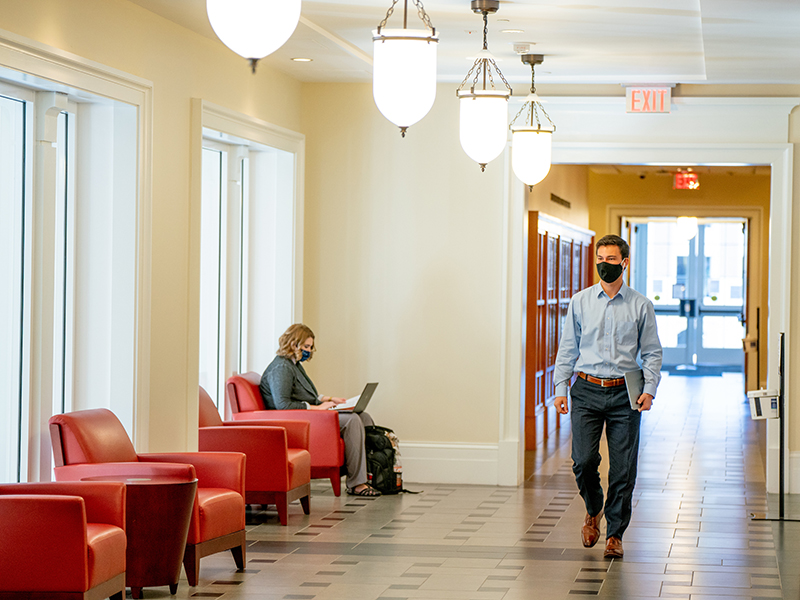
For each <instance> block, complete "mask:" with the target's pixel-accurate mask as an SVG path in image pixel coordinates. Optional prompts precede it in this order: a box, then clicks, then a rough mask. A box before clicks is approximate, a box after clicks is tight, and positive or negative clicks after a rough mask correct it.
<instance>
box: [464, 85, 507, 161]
mask: <svg viewBox="0 0 800 600" xmlns="http://www.w3.org/2000/svg"><path fill="white" fill-rule="evenodd" d="M458 97H459V104H460V105H461V109H460V124H459V130H460V137H461V147H462V148H463V149H464V152H466V153H467V156H469V157H470V158H471V159H472V160H474V161H475V162H476V163H478V164H480V165H485V164H486V163H489V162H491V161H492V160H494V159H495V158H497V157H498V156H500V154H501V153H502V152H503V149H504V148H505V147H506V140H507V139H508V121H507V118H508V116H507V115H508V95H506V94H502V93H500V92H497V91H488V90H487V91H482V90H475V91H469V90H464V91H459V92H458Z"/></svg>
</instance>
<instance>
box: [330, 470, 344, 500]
mask: <svg viewBox="0 0 800 600" xmlns="http://www.w3.org/2000/svg"><path fill="white" fill-rule="evenodd" d="M331 487H332V488H333V495H334V496H337V497H338V496H341V495H342V476H341V475H339V469H336V474H335V475H331Z"/></svg>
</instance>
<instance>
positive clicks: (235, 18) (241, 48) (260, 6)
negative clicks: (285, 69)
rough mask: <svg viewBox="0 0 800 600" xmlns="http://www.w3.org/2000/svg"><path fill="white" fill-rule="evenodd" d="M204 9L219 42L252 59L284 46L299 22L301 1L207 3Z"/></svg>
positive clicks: (224, 0) (212, 0) (221, 0)
mask: <svg viewBox="0 0 800 600" xmlns="http://www.w3.org/2000/svg"><path fill="white" fill-rule="evenodd" d="M206 10H207V12H208V20H209V22H210V23H211V27H212V28H213V29H214V33H216V34H217V37H218V38H219V39H220V41H222V43H223V44H225V45H226V46H227V47H228V48H230V49H231V50H233V51H234V52H236V54H238V55H239V56H242V57H244V58H247V59H253V60H259V59H261V58H264V57H265V56H267V55H268V54H272V53H273V52H275V50H277V49H278V48H280V47H281V46H283V45H284V44H285V43H286V40H288V39H289V38H290V37H291V36H292V33H294V30H295V29H296V28H297V22H298V21H299V20H300V0H280V1H276V0H206Z"/></svg>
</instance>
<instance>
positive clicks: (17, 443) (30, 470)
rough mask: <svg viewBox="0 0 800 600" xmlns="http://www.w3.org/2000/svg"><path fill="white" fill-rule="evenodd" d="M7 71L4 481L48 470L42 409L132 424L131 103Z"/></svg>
mask: <svg viewBox="0 0 800 600" xmlns="http://www.w3.org/2000/svg"><path fill="white" fill-rule="evenodd" d="M5 74H6V71H4V70H3V69H2V68H0V94H2V95H0V281H2V282H3V284H2V286H0V481H28V480H46V479H48V478H49V477H50V467H51V454H50V451H49V444H50V440H49V439H48V435H49V434H48V429H47V419H48V418H49V417H50V415H53V414H57V413H62V412H68V411H71V410H78V409H84V408H96V407H108V408H111V409H112V410H113V411H114V412H115V413H116V414H117V416H118V417H119V418H120V420H121V421H122V422H123V424H124V425H125V426H126V427H127V428H128V431H129V432H131V431H132V424H133V414H134V413H133V404H134V396H135V386H134V379H135V376H136V375H135V359H134V358H133V357H134V353H135V341H134V340H135V332H136V312H135V302H136V300H135V298H136V294H135V290H136V262H135V254H136V228H137V222H136V218H135V213H136V198H137V177H136V173H137V161H136V148H137V131H136V123H137V114H136V108H135V107H133V106H129V105H125V104H123V103H119V102H113V101H110V100H108V99H107V98H101V97H99V96H97V97H94V96H92V95H91V94H88V93H82V94H81V95H80V97H77V98H74V99H73V98H71V97H70V96H69V94H68V93H67V92H60V91H49V92H48V91H39V90H32V89H28V88H25V87H24V86H21V85H12V84H10V83H8V82H4V81H3V76H4V75H5ZM9 75H10V76H13V74H9ZM39 85H44V84H42V83H39ZM56 87H57V86H56Z"/></svg>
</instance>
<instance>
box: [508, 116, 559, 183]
mask: <svg viewBox="0 0 800 600" xmlns="http://www.w3.org/2000/svg"><path fill="white" fill-rule="evenodd" d="M552 141H553V135H552V132H550V131H546V130H541V131H537V130H536V129H518V130H515V131H514V132H513V133H512V135H511V168H512V169H514V174H515V175H516V176H517V177H519V178H520V179H521V180H522V182H523V183H525V184H526V185H536V184H537V183H539V182H540V181H541V180H542V179H544V178H545V177H547V174H548V173H549V172H550V160H551V157H552V148H553V143H552Z"/></svg>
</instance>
